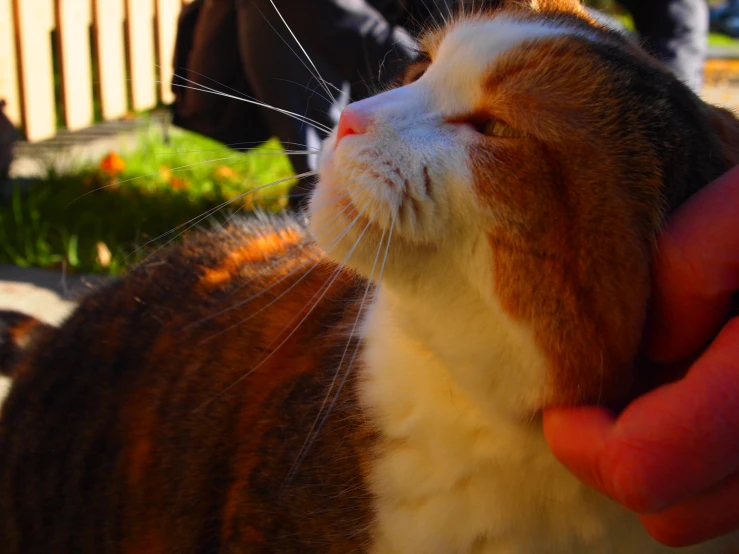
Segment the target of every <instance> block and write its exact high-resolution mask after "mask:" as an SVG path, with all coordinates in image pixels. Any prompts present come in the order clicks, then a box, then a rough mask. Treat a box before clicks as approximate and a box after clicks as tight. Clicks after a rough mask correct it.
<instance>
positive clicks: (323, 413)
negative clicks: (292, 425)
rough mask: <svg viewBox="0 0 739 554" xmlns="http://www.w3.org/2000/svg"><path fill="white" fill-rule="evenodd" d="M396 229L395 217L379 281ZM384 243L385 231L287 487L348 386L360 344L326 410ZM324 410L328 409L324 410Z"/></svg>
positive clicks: (367, 295) (361, 313)
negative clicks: (334, 369)
mask: <svg viewBox="0 0 739 554" xmlns="http://www.w3.org/2000/svg"><path fill="white" fill-rule="evenodd" d="M394 228H395V217H393V221H392V223H391V225H390V232H389V235H388V239H387V245H386V246H385V256H384V258H383V260H382V266H381V269H380V274H379V277H378V280H379V279H380V278H382V273H383V272H384V270H385V263H386V262H387V258H388V252H389V249H390V241H391V240H392V238H393V230H394ZM384 241H385V232H384V231H383V233H382V236H381V237H380V243H379V244H378V245H377V254H376V255H375V260H374V262H373V263H372V270H371V271H370V275H369V278H368V279H367V286H366V287H365V289H364V295H363V296H362V301H361V303H360V305H359V310H358V311H357V317H356V318H355V319H354V324H353V325H352V329H351V331H350V332H349V338H348V339H347V341H346V347H345V348H344V351H343V352H342V354H341V359H340V360H339V364H338V366H337V368H336V371H335V372H334V375H333V378H332V379H331V383H329V386H328V390H327V391H326V395H325V396H324V398H323V402H322V403H321V407H320V408H319V409H318V415H317V416H316V419H315V421H314V422H313V425H311V428H310V430H309V431H308V435H307V436H306V439H305V442H303V445H302V446H301V448H300V451H299V453H298V457H297V458H296V460H295V462H294V463H293V465H292V467H291V468H290V471H289V472H288V475H287V479H286V480H285V485H286V484H288V483H290V482H291V481H292V479H293V478H294V477H295V474H296V473H297V471H298V470H299V469H300V466H301V464H302V463H303V460H304V459H305V457H306V455H307V454H308V451H309V450H310V448H311V446H312V444H313V442H314V441H315V439H316V438H317V437H318V435H319V434H320V433H321V430H322V429H323V427H324V425H325V424H326V420H327V419H328V416H329V415H330V414H331V412H332V411H333V408H334V406H335V405H336V401H337V400H338V398H339V396H340V395H341V391H342V390H343V389H344V385H345V384H346V381H347V379H348V377H349V375H350V374H351V371H352V368H353V367H354V362H355V361H356V359H357V355H358V354H359V347H360V344H359V343H357V346H356V347H355V348H354V352H353V353H352V357H351V360H350V361H349V366H348V367H347V369H346V371H345V372H344V375H343V377H342V379H341V382H340V383H339V385H338V388H337V389H336V393H334V395H333V398H332V399H331V403H330V404H329V405H328V407H327V408H326V404H327V403H328V399H329V398H330V397H331V393H332V391H333V390H334V385H335V384H336V381H337V379H338V377H339V373H340V372H341V367H342V366H343V365H344V360H345V359H346V355H347V353H348V352H349V347H350V346H351V343H352V339H353V338H354V337H355V335H356V332H357V327H358V326H359V322H360V321H361V320H362V315H363V314H364V306H365V304H366V302H367V298H368V297H369V293H370V290H371V289H372V283H373V281H372V278H373V277H374V276H375V270H376V269H377V262H378V261H379V260H380V252H382V246H383V242H384ZM324 408H326V409H325V410H324ZM283 486H284V485H283Z"/></svg>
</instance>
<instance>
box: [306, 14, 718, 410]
mask: <svg viewBox="0 0 739 554" xmlns="http://www.w3.org/2000/svg"><path fill="white" fill-rule="evenodd" d="M513 4H516V7H515V8H506V7H505V6H504V7H503V8H502V9H500V10H496V11H490V12H486V13H480V14H475V15H467V16H463V17H460V18H458V19H457V20H455V21H454V22H452V23H450V24H448V25H447V26H446V27H445V28H443V29H440V30H436V31H434V32H431V33H429V34H428V35H427V36H425V37H424V39H423V40H422V46H423V50H424V52H423V55H422V56H421V58H420V61H418V62H417V63H416V64H414V65H413V66H412V67H411V68H409V70H408V74H407V76H406V84H404V85H403V86H400V87H399V88H396V89H393V90H389V91H387V92H384V93H382V94H379V95H377V96H375V97H372V98H369V99H366V100H362V101H360V102H357V103H355V104H351V105H350V106H349V107H348V108H347V110H346V111H345V113H344V115H343V116H342V122H341V123H340V125H339V127H338V129H337V130H336V131H335V132H334V134H333V135H332V137H331V138H330V139H329V140H328V141H327V142H326V144H325V145H324V149H323V153H322V155H321V161H320V182H319V184H318V186H317V189H316V192H315V195H314V197H313V199H312V220H311V228H312V232H313V234H314V235H315V236H316V238H317V240H318V241H319V243H320V244H321V245H322V246H323V247H324V249H325V250H326V251H327V252H328V253H329V255H330V256H332V257H334V258H335V259H336V260H338V261H339V262H341V263H345V264H348V265H351V266H353V267H356V268H357V269H358V270H359V271H361V272H363V273H364V274H366V275H370V273H371V271H372V268H373V267H374V266H376V262H375V260H376V259H377V257H378V252H380V250H381V247H383V246H382V245H383V244H384V241H387V239H388V237H389V236H390V235H392V241H391V244H390V248H389V250H388V260H387V267H386V273H385V274H384V277H383V280H385V281H387V283H388V284H389V285H390V286H393V283H396V284H397V283H402V282H403V280H404V279H406V280H411V279H426V280H430V281H431V280H433V279H434V276H435V275H437V274H438V275H443V274H445V271H446V270H447V269H448V266H449V265H450V264H451V265H455V264H457V265H459V266H460V268H462V267H463V269H460V271H466V272H467V273H468V274H469V275H468V277H469V282H470V286H471V287H481V288H482V289H486V290H489V291H492V293H493V295H494V297H495V299H496V301H497V302H498V303H499V304H500V306H502V308H503V310H504V311H505V312H506V313H507V314H508V315H509V316H511V317H512V318H514V319H516V320H517V321H520V322H523V323H524V324H526V325H528V326H529V327H530V328H531V329H532V332H533V333H534V335H535V337H536V340H537V343H538V346H539V348H540V349H541V350H542V351H543V352H544V354H545V357H546V358H547V359H548V360H549V362H550V363H551V368H550V378H551V380H552V382H553V383H555V386H554V388H555V389H556V391H557V392H555V393H554V394H553V397H554V400H553V401H557V402H580V401H584V400H588V399H590V400H594V399H605V400H608V399H609V397H611V398H615V397H617V396H618V395H619V394H620V391H621V390H622V389H623V388H624V387H626V386H628V375H629V368H630V365H631V362H632V360H633V357H634V355H635V352H636V349H637V346H638V342H639V337H640V334H641V328H642V325H643V321H644V317H645V310H646V304H647V299H648V295H649V267H650V262H649V261H650V256H651V245H652V242H653V239H654V235H655V233H656V232H657V231H658V228H659V226H660V224H661V222H662V220H663V217H664V214H665V213H666V211H668V209H669V208H670V207H671V206H672V205H674V204H675V203H679V202H680V201H681V200H682V199H684V197H685V195H686V194H687V192H688V191H689V190H690V189H691V188H693V189H694V188H695V183H693V182H691V181H695V180H701V179H702V180H704V181H705V182H707V180H709V179H710V178H712V177H713V176H715V175H716V174H717V173H718V172H720V171H721V170H722V168H723V167H724V164H723V162H722V161H721V160H718V159H717V156H715V155H714V156H713V157H714V159H715V163H714V165H713V166H710V167H709V166H706V167H705V169H701V168H696V167H697V166H696V167H691V164H692V166H695V165H696V164H698V165H700V164H704V163H705V162H703V161H700V159H702V157H711V154H710V149H711V147H712V146H713V147H714V148H715V149H717V145H716V143H715V140H714V139H713V138H705V137H704V136H703V135H706V134H710V129H709V128H708V127H707V125H706V123H705V121H704V118H703V116H702V115H701V113H700V110H701V109H702V108H701V107H700V106H701V104H700V101H699V100H698V99H697V98H696V97H695V96H694V95H693V94H692V93H690V91H688V90H687V89H686V88H685V87H684V86H683V85H682V84H680V83H679V82H678V81H677V79H676V78H674V77H672V76H671V75H670V74H669V73H668V72H667V70H665V69H663V68H662V67H660V66H659V65H658V64H657V63H656V62H654V61H652V60H651V59H650V58H648V57H647V56H646V54H644V53H643V52H641V51H640V50H639V49H638V48H637V47H636V46H635V45H633V44H631V43H630V42H628V41H626V40H625V39H623V38H621V37H619V36H616V35H614V34H613V33H611V32H609V31H606V30H603V29H601V28H598V27H596V26H595V25H594V24H592V22H590V21H589V20H588V19H587V16H586V15H585V14H584V13H583V12H582V10H581V8H580V6H579V3H577V2H574V1H570V2H568V1H564V0H561V1H548V2H546V1H544V0H540V1H538V2H534V1H532V2H529V3H528V4H529V5H528V6H522V4H523V3H520V2H519V3H513ZM701 141H702V142H704V143H706V144H707V146H706V148H707V149H708V150H706V152H704V153H703V154H701V152H699V150H700V148H702V147H698V148H697V149H696V147H695V145H694V144H692V143H693V142H696V143H697V142H701ZM712 141H714V142H712ZM681 148H683V151H682V152H681V151H680V149H681ZM693 158H695V160H694V159H693ZM668 180H669V181H670V182H666V181H668ZM705 182H703V183H699V185H703V184H705ZM666 187H671V189H670V190H666ZM480 245H484V252H485V254H484V255H483V256H482V258H480V259H482V260H483V261H480V259H478V258H476V257H477V256H478V254H479V252H480ZM383 248H384V247H383ZM379 255H380V257H382V255H383V254H382V253H380V254H379ZM471 257H475V258H476V260H477V261H476V262H475V264H476V265H475V264H469V263H467V264H466V265H465V259H467V260H469V258H471ZM442 269H443V270H442ZM376 275H377V273H375V276H376ZM483 296H484V294H483ZM588 372H589V373H588ZM604 387H605V391H604Z"/></svg>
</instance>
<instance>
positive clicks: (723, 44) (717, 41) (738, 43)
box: [614, 13, 739, 50]
mask: <svg viewBox="0 0 739 554" xmlns="http://www.w3.org/2000/svg"><path fill="white" fill-rule="evenodd" d="M614 17H615V18H616V19H618V20H619V21H620V22H621V24H622V25H624V27H626V28H627V29H629V30H630V31H633V30H634V21H633V19H632V18H631V15H629V14H627V13H621V14H618V15H615V16H614ZM708 46H713V47H719V48H736V49H737V50H739V40H737V39H734V38H731V37H729V36H726V35H722V34H720V33H709V34H708Z"/></svg>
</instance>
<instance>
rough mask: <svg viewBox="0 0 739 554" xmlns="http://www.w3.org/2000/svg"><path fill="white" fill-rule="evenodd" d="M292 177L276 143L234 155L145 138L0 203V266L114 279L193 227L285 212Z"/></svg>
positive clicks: (186, 137)
mask: <svg viewBox="0 0 739 554" xmlns="http://www.w3.org/2000/svg"><path fill="white" fill-rule="evenodd" d="M291 176H292V169H291V166H290V164H289V162H288V160H287V158H286V156H285V155H284V152H283V150H282V149H281V147H280V145H279V143H278V142H277V141H270V142H268V143H266V144H264V145H262V146H260V147H259V148H256V149H254V150H253V151H250V152H238V151H234V150H231V149H229V148H227V147H225V146H223V145H220V144H219V143H216V142H214V141H211V140H208V139H205V138H202V137H200V136H198V135H194V134H192V133H185V132H178V133H176V134H174V135H173V136H172V140H171V143H169V144H165V143H164V142H163V140H162V138H161V133H159V132H154V131H150V132H147V133H144V134H142V135H141V137H140V139H139V142H138V145H137V147H136V148H135V149H134V150H133V151H131V152H129V153H121V154H116V153H110V154H108V155H107V156H105V157H104V158H103V160H101V162H100V163H99V164H90V165H87V166H83V167H81V168H80V169H79V170H78V171H74V172H67V173H58V172H56V171H55V170H54V169H53V168H51V169H49V171H48V172H47V174H46V175H45V176H44V177H43V178H41V179H38V180H36V181H34V182H32V183H30V185H29V186H28V188H27V190H25V191H23V192H21V191H20V190H19V189H18V188H15V189H14V190H13V192H12V197H11V199H10V201H9V202H7V203H5V204H3V205H0V262H3V263H13V264H16V265H20V266H36V267H55V266H58V265H60V264H62V263H65V264H66V266H67V267H68V268H69V269H70V270H72V271H79V272H98V273H107V274H119V273H121V272H123V271H124V270H125V269H126V268H128V267H130V266H131V265H133V264H135V263H137V262H138V261H140V260H141V259H143V258H144V257H145V256H147V255H148V254H149V253H151V252H152V251H153V250H155V249H157V248H159V247H161V246H163V245H164V244H166V243H168V242H169V241H171V240H177V238H178V237H179V236H180V235H181V234H182V233H186V232H189V231H190V230H192V229H199V228H202V227H207V226H208V225H209V224H212V223H213V222H224V221H226V220H227V218H228V217H229V215H230V214H233V213H235V212H240V213H243V212H247V211H250V210H252V209H254V208H259V209H262V210H266V211H279V210H281V209H283V208H284V206H285V205H286V203H287V199H286V193H287V191H288V189H289V187H290V186H291V185H292V179H290V177H291ZM273 182H278V183H277V184H275V185H274V186H267V187H264V185H268V184H269V183H273ZM262 187H264V188H262ZM250 191H251V192H250Z"/></svg>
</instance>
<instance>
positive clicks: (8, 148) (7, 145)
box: [0, 100, 18, 186]
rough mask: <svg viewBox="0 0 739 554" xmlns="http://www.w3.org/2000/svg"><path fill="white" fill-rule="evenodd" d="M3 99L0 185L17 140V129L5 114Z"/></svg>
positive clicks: (0, 104) (8, 166) (3, 179)
mask: <svg viewBox="0 0 739 554" xmlns="http://www.w3.org/2000/svg"><path fill="white" fill-rule="evenodd" d="M5 104H6V103H5V100H0V186H2V185H5V182H6V181H7V180H8V176H9V173H10V164H11V163H12V162H13V143H14V142H15V141H16V140H18V131H17V130H16V128H15V127H14V126H13V124H12V123H11V122H10V119H8V116H7V115H5Z"/></svg>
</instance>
